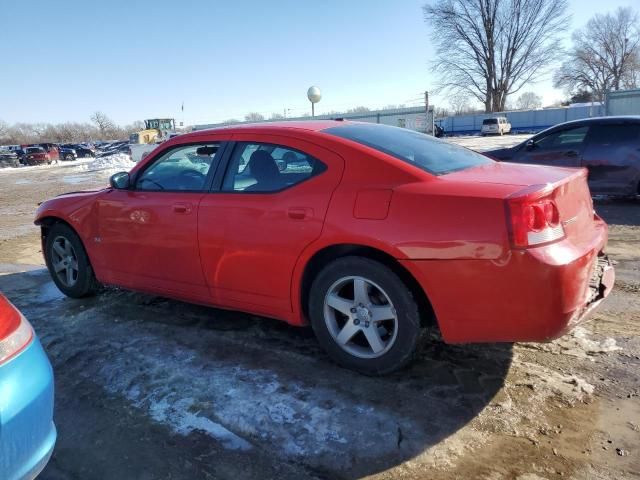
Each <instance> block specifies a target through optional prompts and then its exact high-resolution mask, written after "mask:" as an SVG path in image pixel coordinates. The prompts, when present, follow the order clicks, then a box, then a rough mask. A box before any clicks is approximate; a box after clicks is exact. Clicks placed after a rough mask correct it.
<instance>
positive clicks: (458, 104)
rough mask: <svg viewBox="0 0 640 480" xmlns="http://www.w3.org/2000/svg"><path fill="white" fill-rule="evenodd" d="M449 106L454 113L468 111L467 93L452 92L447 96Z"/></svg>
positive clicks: (458, 113)
mask: <svg viewBox="0 0 640 480" xmlns="http://www.w3.org/2000/svg"><path fill="white" fill-rule="evenodd" d="M449 106H450V107H451V112H452V113H453V114H454V115H462V114H463V113H466V112H468V111H469V95H467V94H465V93H463V92H454V93H453V95H451V97H449Z"/></svg>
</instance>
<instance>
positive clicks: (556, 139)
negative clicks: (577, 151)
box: [535, 126, 589, 148]
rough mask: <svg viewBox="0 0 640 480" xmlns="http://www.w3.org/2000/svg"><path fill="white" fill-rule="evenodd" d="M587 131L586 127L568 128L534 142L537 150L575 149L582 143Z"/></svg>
mask: <svg viewBox="0 0 640 480" xmlns="http://www.w3.org/2000/svg"><path fill="white" fill-rule="evenodd" d="M588 131H589V127H588V126H585V127H576V128H568V129H566V130H560V131H558V132H554V133H551V134H549V135H547V136H545V137H542V138H541V139H540V140H536V142H535V144H536V147H539V148H563V147H567V146H572V147H576V146H579V145H581V144H582V143H583V142H584V139H585V137H586V136H587V132H588Z"/></svg>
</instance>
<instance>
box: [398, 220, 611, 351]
mask: <svg viewBox="0 0 640 480" xmlns="http://www.w3.org/2000/svg"><path fill="white" fill-rule="evenodd" d="M606 242H607V226H606V224H605V223H604V222H602V221H601V220H599V219H598V220H597V221H596V234H595V235H594V237H593V238H592V240H591V242H590V243H589V244H588V245H581V246H579V247H578V246H576V245H573V244H572V243H571V242H570V241H568V240H563V241H561V242H557V243H554V244H550V245H546V246H543V247H538V248H531V249H528V250H522V251H518V250H513V251H511V252H510V253H509V254H508V255H506V256H505V257H504V258H502V259H499V260H434V261H429V260H422V261H415V260H403V261H402V263H403V264H404V266H405V267H406V268H407V269H408V270H409V271H410V272H412V273H413V275H414V276H415V277H416V279H417V280H418V282H419V283H420V284H421V286H422V288H423V289H424V291H425V292H426V294H427V296H428V297H429V300H430V301H431V304H432V306H433V309H434V311H435V314H436V317H437V319H438V324H439V327H440V330H441V332H442V336H443V338H444V340H445V341H446V342H448V343H469V342H521V341H537V342H541V341H548V340H552V339H554V338H557V337H559V336H562V335H564V334H565V333H566V332H567V331H568V330H570V329H571V328H573V327H574V326H575V325H576V324H577V323H579V322H580V321H582V320H584V319H585V318H586V317H587V316H588V315H589V314H590V313H591V312H593V310H595V309H596V308H597V307H598V305H599V304H600V303H601V302H602V300H603V299H604V298H605V297H606V296H607V295H608V294H609V293H610V292H611V289H612V288H613V284H614V281H615V275H614V271H613V267H612V266H611V264H610V262H609V261H608V259H607V257H606V256H605V255H604V248H605V245H606Z"/></svg>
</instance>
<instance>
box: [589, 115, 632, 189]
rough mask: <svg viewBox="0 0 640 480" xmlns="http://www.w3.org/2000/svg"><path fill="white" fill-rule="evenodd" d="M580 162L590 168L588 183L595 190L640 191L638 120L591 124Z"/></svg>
mask: <svg viewBox="0 0 640 480" xmlns="http://www.w3.org/2000/svg"><path fill="white" fill-rule="evenodd" d="M582 165H583V166H585V167H586V168H587V169H588V170H589V187H590V188H591V191H592V192H594V193H601V194H613V195H635V194H638V193H640V190H638V186H639V185H640V123H631V122H628V123H617V124H611V123H607V124H600V125H594V126H592V127H591V131H590V132H589V136H588V137H587V146H586V149H585V152H584V155H583V157H582Z"/></svg>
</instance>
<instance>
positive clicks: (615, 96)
mask: <svg viewBox="0 0 640 480" xmlns="http://www.w3.org/2000/svg"><path fill="white" fill-rule="evenodd" d="M604 105H605V112H606V113H605V114H606V115H640V89H636V90H619V91H617V92H607V94H606V95H605V104H604Z"/></svg>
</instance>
